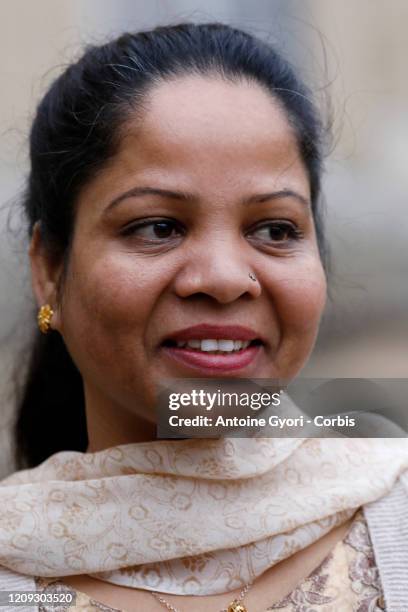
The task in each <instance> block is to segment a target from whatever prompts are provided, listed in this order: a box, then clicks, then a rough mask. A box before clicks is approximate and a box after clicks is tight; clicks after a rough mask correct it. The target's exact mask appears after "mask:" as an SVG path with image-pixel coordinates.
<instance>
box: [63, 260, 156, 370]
mask: <svg viewBox="0 0 408 612" xmlns="http://www.w3.org/2000/svg"><path fill="white" fill-rule="evenodd" d="M146 267H147V266H146V265H141V264H140V262H138V261H135V257H134V256H132V255H131V254H129V253H127V254H115V255H107V256H102V255H101V256H100V257H98V258H95V259H94V260H93V261H92V260H91V259H90V258H89V257H88V258H87V260H85V257H77V258H76V260H74V261H73V262H72V269H71V275H70V277H69V279H68V284H67V291H66V298H65V300H64V311H63V335H64V338H66V342H67V344H68V345H69V347H70V349H71V352H72V353H74V354H75V356H77V359H76V360H77V362H78V361H79V362H81V361H82V362H84V361H85V360H88V361H89V359H93V360H94V361H95V363H99V364H103V363H105V364H106V365H107V366H109V367H113V368H115V364H116V363H118V362H121V364H122V367H123V364H125V363H130V360H132V362H134V360H135V359H136V360H138V361H140V360H142V359H143V356H144V352H145V333H146V329H147V326H148V324H149V320H150V318H151V316H152V313H153V311H154V307H155V304H156V302H157V300H158V298H159V296H160V294H161V292H162V291H163V287H164V286H165V282H166V280H165V278H166V276H165V274H164V275H163V271H161V272H160V273H158V271H156V272H157V273H154V272H152V271H150V272H147V271H146ZM148 268H150V266H148ZM84 365H85V364H84ZM87 366H88V367H89V363H88V364H87Z"/></svg>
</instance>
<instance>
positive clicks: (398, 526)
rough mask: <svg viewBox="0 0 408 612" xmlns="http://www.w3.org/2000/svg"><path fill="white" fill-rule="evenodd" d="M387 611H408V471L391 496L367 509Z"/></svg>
mask: <svg viewBox="0 0 408 612" xmlns="http://www.w3.org/2000/svg"><path fill="white" fill-rule="evenodd" d="M364 514H365V518H366V520H367V525H368V528H369V532H370V538H371V542H372V545H373V549H374V554H375V558H376V563H377V568H378V571H379V574H380V578H381V583H382V586H383V591H384V596H385V601H386V604H387V605H386V609H387V610H390V611H391V612H392V611H394V610H395V611H400V610H401V611H402V610H408V471H405V472H404V473H403V474H402V475H401V476H400V477H399V478H398V479H397V481H396V483H395V484H394V486H393V488H392V489H391V491H390V492H389V493H387V494H386V495H384V496H383V497H381V498H380V499H378V500H377V501H375V502H372V503H370V504H366V505H365V506H364Z"/></svg>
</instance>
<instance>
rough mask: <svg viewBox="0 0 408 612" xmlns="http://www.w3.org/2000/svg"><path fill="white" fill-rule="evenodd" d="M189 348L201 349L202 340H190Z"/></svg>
mask: <svg viewBox="0 0 408 612" xmlns="http://www.w3.org/2000/svg"><path fill="white" fill-rule="evenodd" d="M187 346H189V347H191V348H195V349H199V348H200V347H201V340H189V341H188V342H187Z"/></svg>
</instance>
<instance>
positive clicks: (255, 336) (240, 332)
mask: <svg viewBox="0 0 408 612" xmlns="http://www.w3.org/2000/svg"><path fill="white" fill-rule="evenodd" d="M210 338H211V339H213V340H247V341H252V340H260V341H261V343H262V344H255V345H250V346H248V347H247V348H245V349H241V350H240V351H238V352H236V353H224V354H220V353H210V352H208V353H206V352H200V351H197V350H195V349H192V348H190V347H188V346H186V347H178V346H168V345H167V346H166V344H165V342H166V341H173V342H175V343H176V342H179V341H184V342H186V341H188V340H205V339H210ZM263 345H264V341H263V339H262V337H261V335H260V334H259V333H258V332H256V331H255V330H253V329H250V328H248V327H244V326H242V325H213V324H207V323H203V324H200V325H193V326H192V327H186V328H184V329H181V330H178V331H175V332H173V333H171V334H169V335H167V336H166V338H165V340H164V341H163V342H162V344H161V345H160V348H161V350H162V351H163V352H164V354H165V355H166V356H167V357H168V358H170V360H171V361H173V362H174V361H176V362H177V363H179V364H180V365H182V366H184V367H186V368H187V370H192V371H194V372H196V373H198V374H201V375H203V376H211V375H215V376H216V375H218V376H220V375H226V374H228V373H229V372H231V373H232V372H237V371H239V370H240V371H241V372H240V373H241V374H242V375H244V374H245V373H247V374H248V375H249V370H252V368H253V367H254V366H255V361H256V360H257V357H258V356H259V355H260V352H261V351H262V350H263V348H264V347H263ZM245 370H246V372H245Z"/></svg>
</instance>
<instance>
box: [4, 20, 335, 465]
mask: <svg viewBox="0 0 408 612" xmlns="http://www.w3.org/2000/svg"><path fill="white" fill-rule="evenodd" d="M191 73H194V74H199V75H210V74H218V75H220V76H221V77H222V78H224V79H227V80H229V81H238V80H242V79H248V80H252V81H254V82H256V83H258V84H260V85H261V86H262V87H263V88H266V89H267V90H268V91H269V92H270V94H271V95H272V96H273V97H274V98H275V99H277V100H278V101H279V102H280V104H281V105H282V107H283V108H284V110H285V112H286V115H287V117H288V119H289V121H290V123H291V125H292V126H293V129H294V131H295V134H296V137H297V142H298V146H299V150H300V153H301V156H302V159H303V162H304V164H305V167H306V169H307V171H308V175H309V180H310V188H311V202H312V210H313V215H314V221H315V227H316V232H317V238H318V243H319V249H320V254H321V258H322V261H323V263H325V260H326V249H325V245H324V239H323V224H322V214H321V210H320V197H319V196H320V180H321V171H322V158H323V145H324V138H323V136H324V134H325V132H324V130H323V127H322V123H321V121H320V118H319V113H318V112H317V110H316V108H315V105H314V103H313V102H312V97H311V94H310V91H309V90H308V89H307V88H306V87H305V85H304V84H303V83H302V82H301V81H300V80H299V78H298V77H297V76H296V73H295V71H294V70H293V68H292V67H291V65H290V64H289V63H288V61H286V59H284V58H283V57H282V56H281V55H280V54H279V53H278V51H277V50H276V49H275V48H274V47H273V46H271V45H269V44H267V43H264V42H262V41H261V40H259V39H258V38H256V37H254V36H252V35H250V34H248V33H246V32H243V31H241V30H238V29H234V28H232V27H229V26H227V25H224V24H220V23H211V24H190V23H183V24H179V25H173V26H167V27H158V28H155V29H154V30H151V31H148V32H139V33H125V34H123V35H122V36H120V37H119V38H117V39H116V40H113V41H111V42H108V43H107V44H104V45H102V46H90V47H88V48H87V49H86V51H85V53H84V55H83V56H82V57H81V58H80V59H79V61H77V62H76V63H74V64H72V65H70V66H69V67H68V68H67V69H66V70H65V72H64V73H63V74H62V75H61V76H59V77H58V78H57V79H56V80H55V81H54V83H53V84H52V85H51V87H50V88H49V90H48V91H47V93H46V95H45V96H44V98H43V99H42V101H41V102H40V104H39V106H38V109H37V114H36V117H35V119H34V122H33V125H32V129H31V135H30V160H31V172H30V175H29V178H28V185H27V190H26V194H25V199H24V208H25V212H26V215H27V218H28V233H29V236H31V235H32V231H33V226H34V224H35V222H36V221H39V220H40V228H41V236H42V240H43V243H44V244H45V245H46V247H47V248H48V249H49V252H50V254H52V255H53V256H55V257H57V258H61V261H63V262H64V265H63V270H64V272H63V274H62V277H61V282H63V276H64V273H65V271H66V266H67V262H68V260H69V251H70V242H71V238H72V234H73V227H74V219H75V202H76V199H77V197H78V194H79V193H80V191H81V189H82V188H83V187H84V185H86V183H87V181H89V180H90V178H91V177H92V176H94V175H95V172H96V171H98V170H99V169H101V168H102V167H104V165H106V163H107V161H108V160H109V159H110V158H111V157H112V156H113V155H114V154H115V151H116V150H117V146H118V143H119V142H120V138H121V131H122V130H121V128H122V127H123V126H124V123H125V122H126V120H127V119H128V118H129V116H130V115H131V114H134V113H135V112H138V111H142V110H143V103H144V101H145V100H146V94H147V93H148V92H149V89H150V88H151V87H152V85H154V84H155V83H156V82H157V81H160V80H166V79H169V78H172V77H174V76H179V75H183V74H191ZM87 444H88V438H87V430H86V418H85V405H84V397H83V388H82V380H81V376H80V374H79V372H78V370H77V368H76V367H75V365H74V363H73V362H72V360H71V358H70V356H69V354H68V351H67V349H66V348H65V344H64V342H63V340H62V337H61V336H60V334H59V333H58V332H56V331H51V332H49V333H48V334H47V335H46V336H44V335H42V334H41V333H40V332H39V331H37V336H36V338H35V340H34V347H33V351H32V356H31V361H30V364H29V370H28V377H27V380H26V384H25V387H24V389H23V391H22V394H21V398H20V406H19V412H18V415H17V419H16V422H15V445H16V446H15V458H16V461H17V466H18V467H19V468H23V467H32V466H35V465H37V464H39V463H40V462H42V461H43V460H45V459H46V458H47V457H49V456H50V455H51V454H53V453H55V452H57V451H60V450H78V451H85V450H86V447H87Z"/></svg>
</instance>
